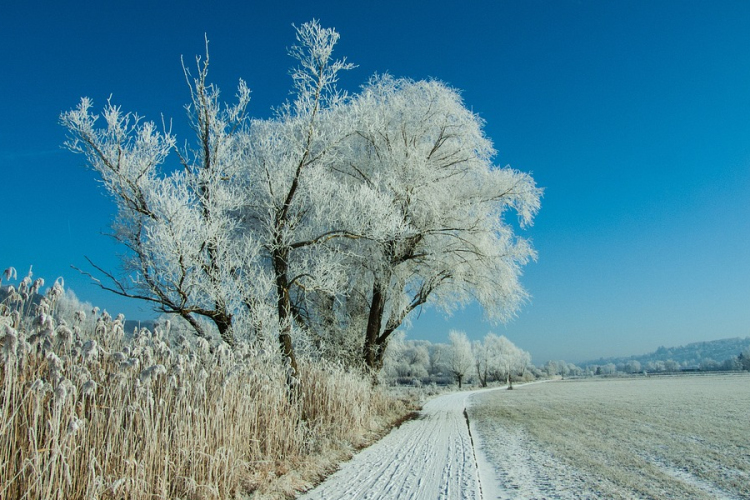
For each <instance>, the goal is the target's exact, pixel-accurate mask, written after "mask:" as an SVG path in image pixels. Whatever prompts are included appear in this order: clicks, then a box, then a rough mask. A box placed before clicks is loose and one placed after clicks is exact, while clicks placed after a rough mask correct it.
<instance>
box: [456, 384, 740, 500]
mask: <svg viewBox="0 0 750 500" xmlns="http://www.w3.org/2000/svg"><path fill="white" fill-rule="evenodd" d="M470 405H471V406H470V408H469V410H468V414H469V417H470V419H471V424H472V431H473V434H474V438H475V441H476V442H477V443H478V446H479V451H480V453H478V455H479V457H480V466H481V465H482V464H483V462H482V461H481V458H482V454H483V455H484V459H485V462H484V463H485V464H486V465H487V466H489V467H490V468H491V469H494V472H495V474H494V476H495V484H494V485H492V487H491V485H489V484H485V485H484V490H485V493H489V492H490V491H491V492H492V494H491V496H492V497H494V498H518V499H524V500H526V499H533V498H538V499H541V498H545V499H552V498H559V499H573V498H627V499H630V498H655V499H661V498H670V499H688V498H689V499H695V498H701V499H702V498H716V499H736V498H744V499H748V498H750V376H748V375H727V376H723V375H710V376H679V377H642V378H634V379H604V380H599V379H596V380H572V381H559V382H550V383H543V384H530V385H526V386H519V387H517V388H516V390H513V391H505V390H500V391H488V392H485V393H478V394H475V395H474V396H473V397H472V398H470ZM484 472H485V474H482V475H483V476H488V474H487V471H484ZM489 497H490V495H485V498H489Z"/></svg>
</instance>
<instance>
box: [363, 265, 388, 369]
mask: <svg viewBox="0 0 750 500" xmlns="http://www.w3.org/2000/svg"><path fill="white" fill-rule="evenodd" d="M384 310H385V294H384V293H383V289H382V286H381V284H380V281H379V280H377V279H376V280H375V281H374V282H373V284H372V299H371V301H370V314H369V316H368V317H367V330H366V331H365V346H364V352H363V356H364V361H365V366H367V367H368V368H369V369H370V370H373V371H377V370H378V369H379V368H380V367H379V366H378V365H380V366H382V363H383V354H384V353H381V352H379V351H380V346H379V345H378V339H379V337H380V325H381V324H382V322H383V311H384Z"/></svg>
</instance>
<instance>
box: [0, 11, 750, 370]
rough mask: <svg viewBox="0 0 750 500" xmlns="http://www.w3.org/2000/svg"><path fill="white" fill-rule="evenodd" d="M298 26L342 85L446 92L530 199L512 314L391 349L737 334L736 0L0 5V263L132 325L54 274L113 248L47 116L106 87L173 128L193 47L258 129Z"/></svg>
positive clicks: (90, 185) (747, 75) (743, 112)
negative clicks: (434, 86) (428, 81)
mask: <svg viewBox="0 0 750 500" xmlns="http://www.w3.org/2000/svg"><path fill="white" fill-rule="evenodd" d="M312 18H316V19H319V20H320V21H321V23H322V24H323V25H324V26H332V27H335V28H336V29H337V30H338V31H339V32H340V33H341V37H342V38H341V42H340V44H339V46H338V48H337V54H338V55H339V56H346V57H347V58H348V59H349V60H350V61H351V62H353V63H355V64H357V65H358V68H357V69H355V70H354V71H351V72H349V73H348V74H347V75H346V77H345V78H344V80H343V81H342V85H343V86H344V87H346V88H348V89H349V90H353V91H356V89H357V87H358V85H359V84H361V83H363V82H364V81H365V80H366V79H367V78H368V77H369V76H370V75H371V74H373V73H375V72H389V73H391V74H393V75H395V76H399V77H400V76H404V77H411V78H415V79H420V78H427V77H435V78H438V79H440V80H443V81H446V82H448V83H449V84H451V85H453V86H455V87H457V88H459V89H462V90H463V95H464V97H465V101H466V104H467V106H470V107H471V108H473V109H474V111H475V112H477V113H479V114H480V115H481V116H482V117H483V118H484V119H485V120H486V121H487V127H486V131H487V134H488V135H489V136H490V137H491V138H492V139H493V141H494V143H495V146H496V148H497V150H498V153H499V154H498V158H497V162H498V163H499V164H501V165H506V164H509V165H511V166H512V167H514V168H517V169H519V170H524V171H529V172H532V173H533V175H534V177H535V179H536V181H537V183H538V184H539V185H541V186H543V187H544V188H545V190H546V191H545V196H544V199H543V202H542V209H541V212H540V213H539V216H538V218H537V219H536V223H535V225H534V226H533V227H532V228H531V229H529V230H528V231H526V233H527V236H529V237H531V238H532V239H533V241H534V244H535V247H536V248H537V250H538V252H539V260H538V262H537V263H534V264H531V265H529V266H528V267H527V268H526V270H525V276H524V278H523V282H524V284H525V286H526V287H527V288H528V290H529V291H530V293H531V295H532V300H531V302H530V303H529V304H527V306H526V307H525V308H524V310H523V311H522V312H521V313H520V314H519V316H518V318H517V319H515V320H514V321H512V322H510V323H508V324H507V325H500V326H492V325H489V324H487V323H484V322H482V321H481V320H480V318H481V313H480V312H479V311H478V310H476V309H474V308H469V309H467V310H466V311H464V312H461V313H457V314H455V315H454V316H453V317H451V318H449V319H448V320H444V319H443V318H442V317H441V316H439V315H437V314H435V313H434V312H432V311H429V310H428V311H424V312H423V313H422V315H421V316H420V318H419V319H416V320H415V321H414V323H413V326H412V328H411V330H410V331H409V338H426V339H429V340H431V341H433V342H442V341H445V340H446V338H447V333H448V330H449V329H451V328H458V329H462V330H465V331H467V332H468V333H469V335H470V336H472V337H474V338H480V337H482V336H484V334H485V333H487V332H488V331H490V330H493V331H495V332H496V333H498V334H504V335H506V336H508V337H509V338H510V339H511V340H513V341H514V342H515V343H516V344H518V345H519V346H521V347H522V348H524V349H526V350H529V351H530V352H531V354H532V356H533V358H534V361H535V362H536V363H542V362H544V361H545V360H546V359H549V358H555V359H560V358H563V359H567V360H572V361H580V360H584V359H590V358H595V357H599V356H608V355H627V354H636V353H642V352H646V351H649V350H652V349H654V348H656V347H658V346H659V345H667V346H669V345H677V344H684V343H687V342H692V341H698V340H710V339H717V338H726V337H735V336H741V337H745V336H748V335H750V29H749V27H750V2H746V1H716V2H705V1H701V2H691V1H673V2H666V1H665V2H660V1H624V0H622V1H615V0H613V1H607V2H603V1H593V0H581V1H572V0H571V1H568V0H554V1H553V0H549V1H533V0H531V1H523V2H521V1H513V2H511V1H491V2H490V1H488V2H472V1H464V2H448V1H439V0H432V1H410V2H402V1H379V2H345V1H341V2H326V3H324V2H309V1H295V2H290V1H283V0H280V1H275V2H256V1H242V2H240V1H237V2H198V1H179V2H178V1H158V2H152V1H149V2H145V1H140V0H139V1H130V2H66V1H51V0H50V1H47V2H38V1H33V0H31V1H27V2H6V5H4V6H3V8H2V12H1V13H0V37H2V45H3V47H4V57H3V58H2V70H1V72H2V77H0V90H1V91H2V97H3V98H2V100H1V101H0V174H1V175H0V190H1V192H2V195H1V196H0V200H2V205H3V212H4V214H5V216H4V217H3V227H2V239H0V268H3V269H4V268H5V267H7V266H11V265H12V266H14V267H16V268H17V269H18V271H19V274H25V273H26V271H27V270H28V268H29V266H31V265H33V266H34V271H35V275H36V276H42V277H44V278H45V279H46V280H47V281H48V282H52V281H53V280H54V279H55V278H56V277H57V276H61V275H62V276H64V277H65V279H66V283H67V285H68V286H69V287H71V288H73V290H74V291H76V293H77V294H78V296H79V297H80V298H81V299H84V300H88V301H91V302H93V303H94V304H96V305H99V306H100V307H103V308H107V309H108V310H110V311H111V312H115V313H116V312H120V311H122V312H124V313H125V314H126V315H127V316H128V317H130V318H133V319H136V318H139V317H144V316H148V314H149V313H148V311H147V310H146V309H142V306H139V305H138V303H131V302H128V301H123V300H122V299H119V298H117V297H115V296H113V295H110V294H106V293H104V292H101V291H99V290H98V289H96V288H95V287H93V286H91V285H89V284H88V280H87V279H86V278H84V277H82V276H80V275H78V273H77V272H75V271H73V270H72V269H71V268H70V266H71V265H75V266H78V267H87V263H86V261H85V259H84V256H88V257H90V258H91V259H92V260H94V261H95V262H96V263H98V264H100V265H102V266H103V267H105V268H110V269H114V268H115V267H116V265H117V257H116V254H117V252H119V251H121V249H120V248H118V247H116V246H115V245H114V244H113V243H112V242H111V241H110V240H109V239H108V238H106V237H104V236H102V235H101V234H102V233H106V232H107V231H108V226H109V222H110V220H111V217H112V214H113V205H112V203H111V201H110V200H108V199H107V198H106V196H104V193H103V191H102V189H101V188H100V187H99V186H98V185H97V183H96V181H95V176H94V174H93V173H92V172H90V171H88V170H86V169H85V168H84V167H83V158H82V157H80V156H76V155H73V154H72V153H69V152H67V151H65V150H63V149H61V145H62V143H63V141H64V139H65V131H64V130H63V129H62V127H60V126H59V125H58V116H59V114H60V112H61V111H64V110H67V109H70V108H72V107H73V106H75V105H76V104H77V103H78V100H79V98H80V97H81V96H89V97H91V98H93V99H94V101H95V105H96V106H97V107H101V106H102V105H103V104H104V103H105V101H106V99H107V98H108V97H109V96H110V94H111V95H112V97H113V101H114V102H116V103H118V104H121V105H122V106H123V108H124V109H126V110H131V111H137V112H138V113H140V114H141V115H145V116H146V117H147V118H149V119H154V120H160V119H161V118H160V117H161V115H162V114H163V115H164V116H165V117H166V118H167V119H169V118H172V119H173V120H174V124H175V130H176V131H178V132H181V131H183V130H184V128H185V120H184V116H185V113H184V111H183V108H182V106H183V105H184V104H185V103H186V102H187V99H188V92H187V88H186V86H185V82H184V77H183V75H182V70H181V66H180V56H181V55H184V56H185V58H186V61H188V62H189V63H192V61H193V58H194V56H195V55H196V54H201V53H202V52H203V50H204V42H203V37H204V33H206V34H207V35H208V38H209V40H210V47H211V60H212V63H211V66H212V70H211V72H212V76H213V80H214V82H216V83H217V84H218V85H219V86H220V87H221V88H222V90H223V91H224V93H225V96H226V97H227V99H230V98H231V96H233V95H234V89H235V88H236V84H237V80H238V79H239V78H243V79H245V80H246V81H247V82H248V84H249V86H250V87H251V89H252V90H253V101H252V103H251V108H252V111H253V112H254V113H255V114H256V115H260V116H265V115H267V114H268V113H269V108H270V107H271V106H273V105H277V104H279V103H281V102H282V101H283V100H284V99H285V98H286V97H287V94H288V90H289V88H290V78H289V77H288V68H289V65H290V64H291V59H290V58H289V57H288V56H287V55H286V48H287V47H288V46H290V45H292V44H293V43H294V40H293V34H294V33H293V29H292V26H291V25H292V24H293V23H294V24H301V23H303V22H305V21H308V20H310V19H312Z"/></svg>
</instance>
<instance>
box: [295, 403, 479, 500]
mask: <svg viewBox="0 0 750 500" xmlns="http://www.w3.org/2000/svg"><path fill="white" fill-rule="evenodd" d="M472 394H474V392H458V393H452V394H447V395H445V396H440V397H437V398H435V399H433V400H431V401H429V402H428V403H427V404H425V405H424V408H423V410H422V413H421V416H420V418H419V419H417V420H412V421H409V422H406V423H404V424H403V425H402V426H401V427H399V428H398V429H395V430H394V431H393V432H391V433H390V434H388V435H387V436H386V437H385V438H383V439H382V440H381V441H379V442H378V443H376V444H375V445H373V446H371V447H369V448H366V449H365V450H363V451H362V452H360V453H359V454H357V455H356V456H354V458H353V459H352V460H351V461H349V462H347V463H345V464H343V465H342V466H341V469H340V470H339V471H337V472H336V473H335V474H333V475H332V476H331V477H329V478H328V479H327V480H326V481H325V482H323V483H322V484H321V485H320V486H318V487H317V488H315V489H313V490H311V491H309V492H308V493H306V494H305V495H303V496H301V497H300V498H301V499H305V500H313V499H315V500H322V499H330V500H334V499H336V500H343V499H390V498H393V499H399V500H400V499H414V500H426V499H430V500H436V499H450V500H459V499H471V500H477V499H481V498H482V485H481V480H480V474H479V471H478V470H477V459H476V457H475V455H474V447H473V443H472V437H471V434H470V432H469V426H468V425H467V420H466V416H465V414H464V409H465V408H466V405H467V398H468V397H469V396H471V395H472Z"/></svg>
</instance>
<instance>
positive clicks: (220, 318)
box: [211, 313, 235, 347]
mask: <svg viewBox="0 0 750 500" xmlns="http://www.w3.org/2000/svg"><path fill="white" fill-rule="evenodd" d="M211 319H212V320H213V321H214V323H215V324H216V327H217V328H218V329H219V336H221V340H223V341H224V342H226V343H227V344H229V346H230V347H234V344H235V342H234V334H233V332H232V316H231V315H229V314H225V313H217V314H216V315H215V316H212V317H211Z"/></svg>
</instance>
